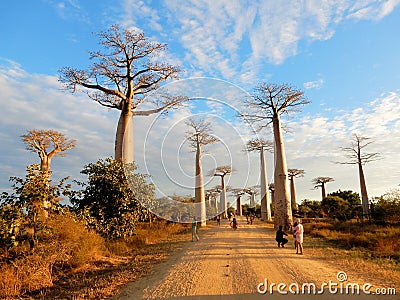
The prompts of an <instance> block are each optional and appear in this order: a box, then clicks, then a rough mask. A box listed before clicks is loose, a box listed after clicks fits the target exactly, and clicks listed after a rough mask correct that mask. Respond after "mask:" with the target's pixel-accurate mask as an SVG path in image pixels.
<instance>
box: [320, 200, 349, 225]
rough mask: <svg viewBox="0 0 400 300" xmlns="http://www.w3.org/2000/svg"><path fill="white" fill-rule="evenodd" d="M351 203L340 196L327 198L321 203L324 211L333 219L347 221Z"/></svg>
mask: <svg viewBox="0 0 400 300" xmlns="http://www.w3.org/2000/svg"><path fill="white" fill-rule="evenodd" d="M349 207H350V205H349V202H348V201H346V200H344V199H342V198H340V197H339V196H327V197H325V198H324V199H323V200H322V201H321V208H322V210H323V211H324V212H325V213H326V214H327V215H328V216H329V217H331V218H335V219H339V220H347V219H348V218H349V217H350V216H349V211H350V210H349Z"/></svg>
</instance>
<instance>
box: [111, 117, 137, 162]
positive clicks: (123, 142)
mask: <svg viewBox="0 0 400 300" xmlns="http://www.w3.org/2000/svg"><path fill="white" fill-rule="evenodd" d="M115 159H116V160H122V161H123V162H125V163H132V162H133V161H134V141H133V120H132V112H130V111H124V110H121V114H120V115H119V120H118V125H117V132H116V135H115Z"/></svg>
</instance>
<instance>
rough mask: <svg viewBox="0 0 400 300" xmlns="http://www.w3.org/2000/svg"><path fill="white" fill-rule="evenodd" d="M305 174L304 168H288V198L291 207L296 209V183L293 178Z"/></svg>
mask: <svg viewBox="0 0 400 300" xmlns="http://www.w3.org/2000/svg"><path fill="white" fill-rule="evenodd" d="M304 174H305V172H304V170H300V169H288V176H289V181H290V198H291V203H292V209H297V197H296V185H295V184H294V179H295V178H296V177H303V176H304Z"/></svg>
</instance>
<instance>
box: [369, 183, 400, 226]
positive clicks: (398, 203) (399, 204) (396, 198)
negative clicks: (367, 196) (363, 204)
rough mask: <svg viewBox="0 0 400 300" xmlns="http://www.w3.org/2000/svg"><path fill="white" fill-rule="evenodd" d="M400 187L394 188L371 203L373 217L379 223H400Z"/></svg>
mask: <svg viewBox="0 0 400 300" xmlns="http://www.w3.org/2000/svg"><path fill="white" fill-rule="evenodd" d="M399 216H400V189H395V190H392V191H390V192H388V193H386V194H385V195H383V196H381V197H376V198H375V199H374V201H372V203H371V217H372V219H373V220H374V221H375V222H377V223H383V224H385V223H389V224H399V223H400V217H399Z"/></svg>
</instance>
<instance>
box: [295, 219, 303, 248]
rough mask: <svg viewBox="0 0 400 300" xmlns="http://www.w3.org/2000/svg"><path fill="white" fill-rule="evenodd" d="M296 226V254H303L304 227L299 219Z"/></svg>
mask: <svg viewBox="0 0 400 300" xmlns="http://www.w3.org/2000/svg"><path fill="white" fill-rule="evenodd" d="M297 223H298V224H297V226H296V227H295V228H294V230H295V233H296V254H303V234H304V227H303V225H301V220H300V219H299V220H298V222H297Z"/></svg>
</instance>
